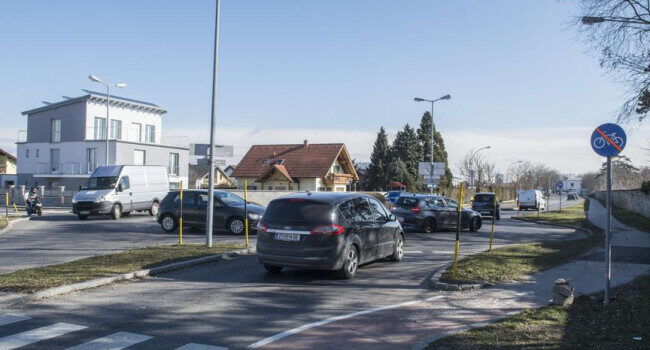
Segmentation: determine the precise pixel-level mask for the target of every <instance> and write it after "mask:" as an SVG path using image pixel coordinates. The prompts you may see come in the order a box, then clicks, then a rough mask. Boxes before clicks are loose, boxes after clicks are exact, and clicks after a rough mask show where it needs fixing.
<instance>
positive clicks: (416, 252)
mask: <svg viewBox="0 0 650 350" xmlns="http://www.w3.org/2000/svg"><path fill="white" fill-rule="evenodd" d="M404 254H422V251H421V250H407V251H405V252H404Z"/></svg>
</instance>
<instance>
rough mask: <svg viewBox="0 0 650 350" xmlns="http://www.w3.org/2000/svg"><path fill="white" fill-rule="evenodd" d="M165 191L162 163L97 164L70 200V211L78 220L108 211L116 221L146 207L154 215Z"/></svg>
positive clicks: (166, 180)
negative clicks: (154, 164)
mask: <svg viewBox="0 0 650 350" xmlns="http://www.w3.org/2000/svg"><path fill="white" fill-rule="evenodd" d="M168 192H169V178H168V175H167V167H165V166H147V165H142V166H136V165H110V166H100V167H99V168H97V169H95V171H94V172H93V174H92V175H91V176H90V178H89V179H88V182H86V184H85V185H84V186H82V187H81V189H80V190H79V192H78V193H77V194H76V195H75V196H74V198H73V199H72V212H73V213H75V214H77V215H78V216H79V219H81V220H85V219H86V218H88V215H97V214H109V215H110V216H111V218H113V219H114V220H117V219H119V218H120V217H121V216H122V215H125V216H126V215H129V214H130V213H131V212H132V211H145V210H146V211H148V212H149V215H151V216H155V215H156V214H157V213H158V208H159V207H160V201H162V199H163V198H165V196H166V195H167V193H168Z"/></svg>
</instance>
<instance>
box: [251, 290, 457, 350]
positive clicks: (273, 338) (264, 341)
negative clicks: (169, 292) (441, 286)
mask: <svg viewBox="0 0 650 350" xmlns="http://www.w3.org/2000/svg"><path fill="white" fill-rule="evenodd" d="M444 297H445V296H444V295H437V296H435V297H431V298H427V299H418V300H411V301H406V302H403V303H399V304H394V305H388V306H382V307H376V308H373V309H368V310H363V311H357V312H353V313H350V314H345V315H340V316H335V317H330V318H328V319H325V320H322V321H318V322H314V323H309V324H306V325H303V326H300V327H298V328H294V329H290V330H288V331H286V332H282V333H279V334H276V335H274V336H271V337H268V338H266V339H262V340H260V341H258V342H257V343H253V344H251V345H249V346H248V348H250V349H256V348H259V347H261V346H264V345H268V344H271V343H273V342H274V341H276V340H280V339H282V338H285V337H288V336H290V335H293V334H297V333H300V332H302V331H306V330H308V329H312V328H315V327H319V326H322V325H326V324H328V323H332V322H336V321H341V320H345V319H348V318H353V317H357V316H362V315H367V314H371V313H374V312H378V311H384V310H390V309H396V308H398V307H402V306H408V305H412V304H417V303H421V302H428V301H434V300H437V299H441V298H444Z"/></svg>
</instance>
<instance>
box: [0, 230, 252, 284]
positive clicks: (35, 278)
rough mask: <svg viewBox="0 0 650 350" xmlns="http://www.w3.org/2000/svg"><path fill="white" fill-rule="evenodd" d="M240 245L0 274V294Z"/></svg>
mask: <svg viewBox="0 0 650 350" xmlns="http://www.w3.org/2000/svg"><path fill="white" fill-rule="evenodd" d="M242 248H243V245H242V244H239V243H227V242H226V243H214V245H213V246H212V247H210V248H208V247H206V246H204V245H199V244H185V245H182V246H179V245H160V246H152V247H146V248H138V249H133V250H129V251H126V252H121V253H114V254H107V255H98V256H93V257H90V258H85V259H80V260H75V261H71V262H67V263H63V264H56V265H50V266H43V267H35V268H30V269H24V270H19V271H15V272H12V273H8V274H3V275H0V291H2V292H20V293H33V292H36V291H39V290H43V289H47V288H52V287H58V286H62V285H66V284H71V283H77V282H83V281H87V280H91V279H95V278H101V277H108V276H114V275H118V274H122V273H127V272H132V271H137V270H143V269H149V268H152V267H156V266H161V265H166V264H170V263H174V262H178V261H183V260H189V259H194V258H199V257H203V256H208V255H213V254H220V253H225V252H228V251H232V250H237V249H242Z"/></svg>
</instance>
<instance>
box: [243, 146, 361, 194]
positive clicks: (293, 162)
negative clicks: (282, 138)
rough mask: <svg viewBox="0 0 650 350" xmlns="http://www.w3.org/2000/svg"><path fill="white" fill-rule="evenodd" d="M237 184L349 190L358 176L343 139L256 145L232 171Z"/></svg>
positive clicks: (255, 187)
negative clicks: (337, 140) (315, 142)
mask: <svg viewBox="0 0 650 350" xmlns="http://www.w3.org/2000/svg"><path fill="white" fill-rule="evenodd" d="M231 176H232V177H235V178H236V179H237V180H236V181H237V187H238V188H244V183H245V182H246V185H247V186H248V189H251V190H272V191H304V190H312V191H337V192H345V191H350V189H351V184H352V181H356V180H358V179H359V178H358V176H357V172H356V171H355V169H354V165H353V164H352V159H351V158H350V154H349V153H348V150H347V149H346V147H345V145H344V144H342V143H325V144H310V143H309V142H307V140H305V141H304V142H303V143H302V144H289V145H255V146H252V147H251V148H250V149H249V150H248V152H247V153H246V155H245V156H244V158H242V160H241V161H240V162H239V164H238V165H237V166H236V167H235V170H234V171H233V172H232V174H231Z"/></svg>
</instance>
